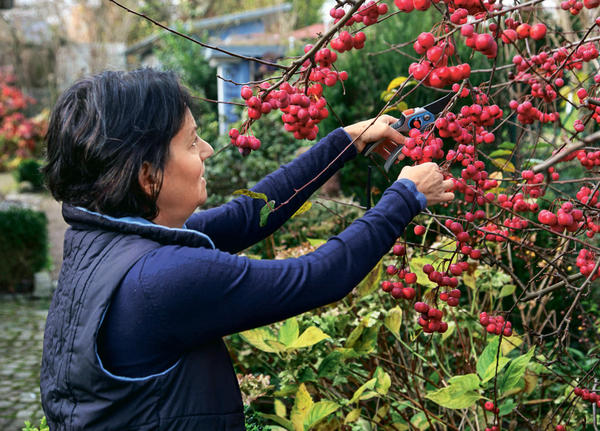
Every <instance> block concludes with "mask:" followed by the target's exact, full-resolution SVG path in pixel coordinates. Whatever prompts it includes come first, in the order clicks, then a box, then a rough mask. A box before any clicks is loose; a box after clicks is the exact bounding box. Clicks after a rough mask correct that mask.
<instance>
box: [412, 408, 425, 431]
mask: <svg viewBox="0 0 600 431" xmlns="http://www.w3.org/2000/svg"><path fill="white" fill-rule="evenodd" d="M410 424H411V425H412V426H413V427H415V428H416V429H418V430H419V431H425V430H426V429H428V428H429V421H428V420H427V417H426V416H425V413H423V412H419V413H417V414H415V415H414V416H413V417H412V418H410Z"/></svg>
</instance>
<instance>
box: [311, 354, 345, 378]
mask: <svg viewBox="0 0 600 431" xmlns="http://www.w3.org/2000/svg"><path fill="white" fill-rule="evenodd" d="M343 361H344V355H343V354H342V353H341V352H338V351H337V350H334V351H333V352H331V353H330V354H329V355H327V356H325V358H323V360H322V361H321V363H320V364H319V369H318V371H317V372H318V376H319V377H328V378H331V377H332V376H333V375H335V374H336V373H337V372H338V371H339V369H340V363H341V362H343Z"/></svg>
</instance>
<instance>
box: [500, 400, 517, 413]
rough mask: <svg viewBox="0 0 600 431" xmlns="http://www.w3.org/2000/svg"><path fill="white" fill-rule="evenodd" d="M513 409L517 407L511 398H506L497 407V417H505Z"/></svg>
mask: <svg viewBox="0 0 600 431" xmlns="http://www.w3.org/2000/svg"><path fill="white" fill-rule="evenodd" d="M515 407H517V405H516V404H515V401H514V400H513V399H512V398H508V399H506V400H504V401H502V403H501V404H500V406H499V407H498V410H499V412H498V416H506V415H507V414H509V413H512V411H513V410H514V409H515Z"/></svg>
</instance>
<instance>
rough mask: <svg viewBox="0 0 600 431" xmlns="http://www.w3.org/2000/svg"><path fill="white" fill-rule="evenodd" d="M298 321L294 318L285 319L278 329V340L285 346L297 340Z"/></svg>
mask: <svg viewBox="0 0 600 431" xmlns="http://www.w3.org/2000/svg"><path fill="white" fill-rule="evenodd" d="M298 334H299V330H298V320H297V319H296V318H295V317H292V318H290V319H287V320H286V321H285V322H283V325H281V328H280V329H279V334H278V337H277V338H278V339H279V342H280V343H283V344H285V345H286V347H287V346H289V345H290V344H292V343H293V342H294V341H296V340H297V339H298Z"/></svg>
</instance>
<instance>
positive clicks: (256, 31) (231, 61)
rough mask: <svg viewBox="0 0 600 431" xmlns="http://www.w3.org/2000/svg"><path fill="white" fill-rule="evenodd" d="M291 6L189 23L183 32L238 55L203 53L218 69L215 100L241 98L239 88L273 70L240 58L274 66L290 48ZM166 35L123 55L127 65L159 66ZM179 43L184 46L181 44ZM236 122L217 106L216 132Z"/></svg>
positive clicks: (224, 106) (228, 108)
mask: <svg viewBox="0 0 600 431" xmlns="http://www.w3.org/2000/svg"><path fill="white" fill-rule="evenodd" d="M291 10H292V5H291V4H288V3H284V4H281V5H277V6H273V7H268V8H262V9H255V10H251V11H247V12H241V13H235V14H230V15H224V16H217V17H212V18H206V19H201V20H197V21H193V22H192V23H189V24H188V25H187V26H186V27H185V32H186V33H187V34H191V35H193V36H194V37H196V38H198V40H202V41H203V42H205V43H207V44H210V45H212V46H218V47H219V48H222V49H223V50H225V51H228V52H231V53H233V54H236V55H239V56H240V57H233V56H231V55H229V54H227V53H224V52H220V51H216V50H211V49H206V50H205V51H204V52H205V56H206V58H207V59H208V60H209V61H210V64H211V66H213V67H215V68H216V69H217V75H218V76H219V78H215V79H217V85H218V99H219V100H221V101H232V100H234V99H239V97H240V85H239V84H244V83H247V82H249V81H256V80H260V79H262V78H263V77H264V76H266V75H269V74H271V73H272V72H273V71H274V70H275V69H274V68H272V67H269V66H267V65H263V64H259V63H256V62H254V61H249V60H246V59H244V58H241V57H253V58H260V59H264V60H268V61H271V62H276V61H277V60H279V59H281V58H282V57H283V56H284V55H285V52H286V51H287V49H288V47H289V43H290V40H289V37H290V35H291V34H292V29H291V28H290V25H289V23H290V19H289V12H290V11H291ZM164 34H165V33H164V32H163V33H159V34H156V35H152V36H150V37H148V38H146V39H144V40H142V41H140V42H138V43H136V44H134V45H132V46H130V47H129V48H128V49H127V51H126V54H127V56H128V61H129V63H130V65H132V66H137V65H146V66H155V67H156V66H159V61H158V59H157V58H156V56H155V55H154V52H153V48H154V46H155V44H156V43H157V42H158V41H159V39H160V38H161V37H162V36H163V35H164ZM182 43H191V42H185V41H184V40H182ZM238 120H239V117H238V116H237V114H236V113H235V110H234V106H233V105H229V104H224V103H220V104H219V131H220V133H226V131H227V129H228V126H229V124H231V123H233V122H236V121H238Z"/></svg>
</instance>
